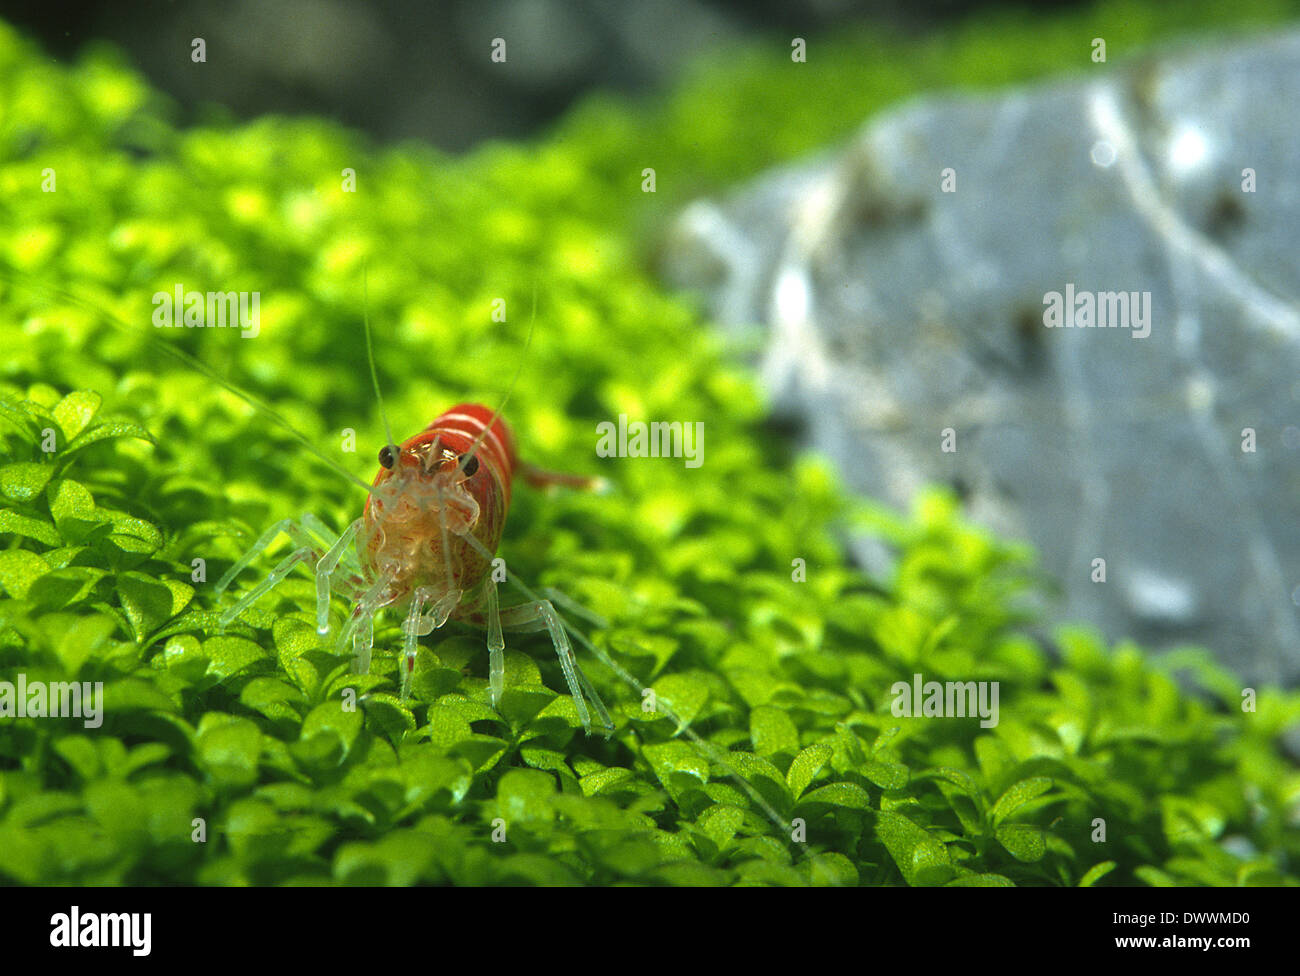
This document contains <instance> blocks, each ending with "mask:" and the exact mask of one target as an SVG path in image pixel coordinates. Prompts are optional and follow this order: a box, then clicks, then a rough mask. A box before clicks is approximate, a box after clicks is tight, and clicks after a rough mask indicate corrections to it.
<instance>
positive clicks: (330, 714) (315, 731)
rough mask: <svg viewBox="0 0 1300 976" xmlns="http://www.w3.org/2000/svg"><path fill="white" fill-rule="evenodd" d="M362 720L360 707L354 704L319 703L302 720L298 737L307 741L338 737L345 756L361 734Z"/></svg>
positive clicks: (339, 701)
mask: <svg viewBox="0 0 1300 976" xmlns="http://www.w3.org/2000/svg"><path fill="white" fill-rule="evenodd" d="M363 718H364V716H362V714H361V710H360V705H358V704H357V703H355V702H354V703H351V704H349V703H347V702H344V701H342V700H338V701H326V702H321V704H319V705H317V706H316V707H315V708H313V709H312V710H311V711H310V712H309V713H308V715H307V717H306V718H305V719H303V722H302V730H301V732H300V733H299V737H300V738H301V739H303V740H307V739H310V738H312V737H313V736H316V735H322V734H333V735H335V736H337V737H338V741H339V742H340V743H342V745H343V753H344V755H347V753H348V751H349V750H350V749H351V748H352V745H353V743H354V742H356V740H357V736H358V735H359V734H360V733H361V726H362V722H363Z"/></svg>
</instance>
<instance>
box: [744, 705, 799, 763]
mask: <svg viewBox="0 0 1300 976" xmlns="http://www.w3.org/2000/svg"><path fill="white" fill-rule="evenodd" d="M749 735H750V739H751V741H752V742H753V743H754V752H756V753H757V754H758V755H760V756H765V757H766V756H773V755H776V754H777V753H789V754H790V755H793V754H794V753H796V752H798V751H799V730H798V729H797V728H795V725H794V722H792V721H790V716H789V715H788V714H787V713H786V712H785V710H784V709H781V708H776V707H775V706H772V705H760V706H758V707H757V708H755V709H754V710H753V711H751V712H750V713H749Z"/></svg>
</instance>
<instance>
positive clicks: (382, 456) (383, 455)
mask: <svg viewBox="0 0 1300 976" xmlns="http://www.w3.org/2000/svg"><path fill="white" fill-rule="evenodd" d="M398 450H400V448H399V449H398ZM379 463H380V464H382V465H383V466H384V467H386V468H388V469H389V470H390V471H391V470H392V467H393V465H394V464H396V463H397V458H396V456H395V455H394V454H393V448H392V445H390V444H385V445H384V446H383V447H381V448H380V449H379Z"/></svg>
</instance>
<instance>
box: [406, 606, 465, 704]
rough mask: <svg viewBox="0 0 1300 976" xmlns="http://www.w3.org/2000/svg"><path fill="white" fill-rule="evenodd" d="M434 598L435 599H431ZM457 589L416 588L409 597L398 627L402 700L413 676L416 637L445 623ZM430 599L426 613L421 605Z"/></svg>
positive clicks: (453, 607) (408, 690)
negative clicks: (399, 634) (403, 635)
mask: <svg viewBox="0 0 1300 976" xmlns="http://www.w3.org/2000/svg"><path fill="white" fill-rule="evenodd" d="M435 598H436V599H435ZM460 598H461V590H459V589H452V590H443V589H442V588H440V587H435V586H417V587H416V588H415V593H414V594H412V597H411V609H410V610H409V611H408V612H407V614H406V622H405V623H403V624H402V631H403V632H404V633H405V635H406V636H405V637H404V638H403V641H402V661H401V669H402V701H406V699H407V698H408V697H410V694H411V678H412V676H413V675H414V673H415V652H416V638H417V637H422V636H424V635H425V634H428V633H431V632H432V631H434V630H437V629H438V628H439V627H441V626H442V625H443V624H445V623H446V622H447V618H448V617H450V616H451V612H452V611H453V610H455V609H456V605H457V604H458V603H460ZM430 600H433V601H434V602H433V606H431V607H430V608H429V610H428V612H427V613H426V612H425V610H424V606H425V604H426V603H428V602H429V601H430Z"/></svg>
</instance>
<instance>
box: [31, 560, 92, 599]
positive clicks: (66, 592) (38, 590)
mask: <svg viewBox="0 0 1300 976" xmlns="http://www.w3.org/2000/svg"><path fill="white" fill-rule="evenodd" d="M107 575H108V573H106V572H105V571H104V570H102V569H98V568H96V567H94V566H70V567H69V568H67V569H56V570H54V571H52V572H49V573H45V574H44V575H42V576H41V577H40V578H38V579H36V580H33V581H32V583H31V585H30V586H29V587H28V590H27V599H28V601H29V602H30V603H31V604H32V605H33V606H35V607H40V608H43V609H47V610H61V609H62V608H64V607H68V606H73V605H75V604H80V603H84V602H85V601H86V600H87V599H89V598H90V595H91V593H92V592H93V591H94V590H95V587H96V586H98V584H99V582H100V580H102V579H103V578H104V577H105V576H107Z"/></svg>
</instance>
